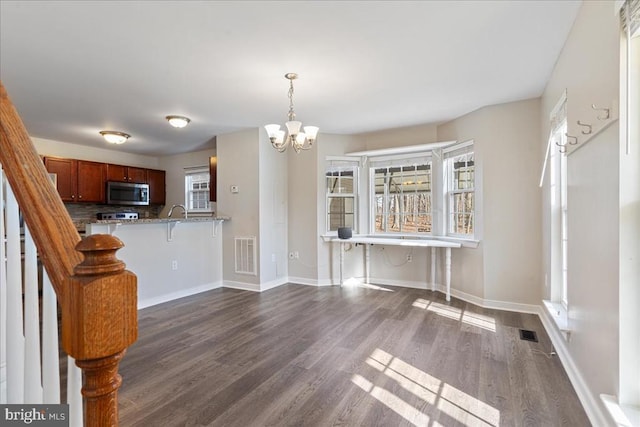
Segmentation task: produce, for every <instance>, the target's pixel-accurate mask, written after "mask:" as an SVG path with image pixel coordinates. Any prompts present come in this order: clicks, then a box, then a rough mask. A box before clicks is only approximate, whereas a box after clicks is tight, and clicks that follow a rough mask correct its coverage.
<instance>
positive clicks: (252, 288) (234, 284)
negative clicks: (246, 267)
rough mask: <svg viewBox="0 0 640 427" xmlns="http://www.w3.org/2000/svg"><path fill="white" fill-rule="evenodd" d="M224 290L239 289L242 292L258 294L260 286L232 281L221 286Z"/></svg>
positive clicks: (227, 281)
mask: <svg viewBox="0 0 640 427" xmlns="http://www.w3.org/2000/svg"><path fill="white" fill-rule="evenodd" d="M222 286H223V287H225V288H231V289H240V290H243V291H254V292H260V285H259V284H257V283H246V282H235V281H233V280H225V281H223V284H222Z"/></svg>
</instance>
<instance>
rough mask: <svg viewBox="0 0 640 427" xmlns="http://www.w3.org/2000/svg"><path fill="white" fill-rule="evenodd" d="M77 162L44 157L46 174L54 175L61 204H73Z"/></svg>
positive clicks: (76, 187)
mask: <svg viewBox="0 0 640 427" xmlns="http://www.w3.org/2000/svg"><path fill="white" fill-rule="evenodd" d="M77 165H78V163H77V160H73V159H60V158H56V157H45V158H44V166H45V167H46V169H47V172H49V173H54V174H56V187H57V188H58V194H60V198H61V199H62V201H63V202H75V201H76V193H77V192H78V168H77Z"/></svg>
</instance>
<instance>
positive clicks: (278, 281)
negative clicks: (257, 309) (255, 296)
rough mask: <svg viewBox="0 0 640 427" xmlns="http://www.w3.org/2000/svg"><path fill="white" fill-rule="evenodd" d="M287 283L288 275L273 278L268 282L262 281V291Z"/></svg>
mask: <svg viewBox="0 0 640 427" xmlns="http://www.w3.org/2000/svg"><path fill="white" fill-rule="evenodd" d="M286 283H287V278H286V277H281V278H279V279H275V280H272V281H270V282H266V283H260V292H264V291H268V290H269V289H273V288H277V287H278V286H282V285H284V284H286Z"/></svg>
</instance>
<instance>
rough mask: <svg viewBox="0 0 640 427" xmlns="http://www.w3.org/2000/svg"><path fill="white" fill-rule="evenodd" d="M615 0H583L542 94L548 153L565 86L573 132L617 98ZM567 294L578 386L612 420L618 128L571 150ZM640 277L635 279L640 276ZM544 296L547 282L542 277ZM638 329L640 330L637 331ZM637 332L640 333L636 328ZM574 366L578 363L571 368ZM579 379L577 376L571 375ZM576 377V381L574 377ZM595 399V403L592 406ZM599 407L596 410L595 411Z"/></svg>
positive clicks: (546, 254) (547, 260)
mask: <svg viewBox="0 0 640 427" xmlns="http://www.w3.org/2000/svg"><path fill="white" fill-rule="evenodd" d="M618 25H619V24H618V18H617V17H616V16H615V15H614V10H613V3H612V2H596V1H593V2H591V1H590V2H583V4H582V7H581V8H580V11H579V13H578V16H577V18H576V21H575V23H574V26H573V28H572V29H571V32H570V34H569V37H568V39H567V42H566V43H565V46H564V48H563V50H562V53H561V55H560V57H559V58H558V61H557V63H556V66H555V68H554V70H553V73H552V75H551V77H550V79H549V81H548V83H547V86H546V88H545V90H544V93H543V95H542V100H541V106H542V108H541V116H540V120H541V128H542V133H541V138H540V141H539V148H538V151H539V152H541V153H544V150H545V149H546V145H547V135H548V134H549V123H548V121H549V120H548V118H549V113H550V111H551V109H552V108H553V105H554V104H555V103H556V102H557V101H558V99H559V98H560V96H561V94H562V92H563V91H564V90H565V89H566V90H567V105H568V107H567V110H568V111H567V114H568V124H569V132H568V133H569V134H572V135H576V134H579V132H580V131H579V130H578V129H577V126H576V121H577V120H582V121H583V122H587V123H590V122H594V121H595V120H597V119H596V118H595V115H594V112H593V111H592V110H591V104H592V103H595V104H596V105H599V106H605V105H609V106H610V105H612V103H615V102H617V101H615V100H616V99H617V97H618V86H619V84H618V81H619V30H618ZM568 169H569V181H568V184H569V189H568V229H569V237H568V248H569V253H568V261H569V266H568V268H569V271H568V288H569V293H568V300H569V326H570V328H571V330H572V332H571V340H570V341H568V342H566V343H565V346H566V348H567V351H568V354H569V356H570V359H571V361H570V362H571V365H572V366H569V369H568V370H569V371H571V370H574V371H575V372H577V374H576V375H577V376H576V378H577V380H578V383H577V384H578V386H580V385H584V389H585V390H583V389H582V387H578V391H579V392H582V391H586V397H585V394H584V393H583V395H582V396H581V397H582V398H586V399H587V400H586V403H587V405H586V409H587V411H588V413H589V415H590V417H591V419H592V421H593V422H594V423H595V424H597V425H608V421H607V420H606V419H605V418H603V416H602V414H603V413H604V407H603V406H602V404H601V403H600V401H599V399H598V394H600V393H607V394H613V395H615V394H616V393H617V388H618V345H619V338H618V336H619V330H618V314H619V313H618V290H619V220H618V218H619V195H618V194H619V182H618V179H619V131H618V128H617V126H615V125H614V126H612V127H610V128H609V129H608V130H607V131H605V132H603V133H601V134H600V135H598V136H596V137H595V138H593V139H592V140H591V141H590V142H589V143H588V144H587V145H584V146H583V147H581V148H580V149H579V150H578V151H576V152H575V153H573V154H571V155H570V156H569V157H568ZM546 178H547V179H546V180H545V186H544V193H543V203H542V212H543V215H544V221H543V223H544V229H543V231H544V241H543V243H544V244H543V264H542V265H543V268H544V273H545V274H546V275H548V276H550V274H551V267H550V266H551V263H552V260H551V238H550V233H551V227H550V223H551V220H550V217H549V211H550V207H549V199H550V195H549V194H550V193H549V179H548V178H549V176H548V175H547V177H546ZM636 285H637V284H636ZM541 290H542V292H543V294H544V295H545V297H548V296H549V295H550V292H549V289H545V287H544V284H541ZM636 333H637V331H636ZM636 336H637V335H636ZM572 368H574V369H572ZM572 380H575V378H572ZM574 385H575V383H574ZM594 406H595V409H592V408H593V407H594ZM594 411H595V412H594Z"/></svg>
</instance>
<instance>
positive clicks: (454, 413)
mask: <svg viewBox="0 0 640 427" xmlns="http://www.w3.org/2000/svg"><path fill="white" fill-rule="evenodd" d="M366 364H367V365H369V366H370V367H372V368H373V369H375V370H377V371H379V372H382V373H384V374H385V375H386V376H387V377H388V378H391V379H392V380H394V381H395V382H396V383H397V384H398V385H400V386H401V387H402V388H403V389H404V390H406V391H408V392H410V393H412V394H413V395H414V396H416V397H418V398H419V399H420V400H422V401H424V402H425V403H427V404H429V405H431V406H435V407H436V408H437V409H438V410H439V411H441V412H443V413H444V414H446V415H447V416H448V417H450V418H453V419H455V420H457V421H458V422H461V423H463V424H464V425H466V426H492V427H496V426H499V425H500V411H499V410H497V409H495V408H494V407H492V406H490V405H488V404H486V403H484V402H482V401H481V400H479V399H476V398H475V397H473V396H471V395H468V394H466V393H465V392H463V391H462V390H458V389H457V388H455V387H453V386H451V385H449V384H447V383H445V382H444V381H442V380H440V379H438V378H436V377H434V376H432V375H429V374H428V373H426V372H424V371H422V370H420V369H418V368H416V367H414V366H413V365H411V364H409V363H407V362H405V361H403V360H402V359H400V358H397V357H395V356H393V355H392V354H389V353H387V352H386V351H384V350H381V349H379V348H377V349H375V350H374V351H373V353H371V355H370V356H369V357H368V358H367V360H366ZM351 381H352V382H353V383H354V384H356V385H357V386H358V387H360V388H361V389H362V390H364V391H365V392H367V393H368V394H370V395H371V396H373V397H374V398H376V399H377V400H378V401H380V402H381V403H382V404H384V405H385V406H387V407H388V408H389V409H391V410H393V411H394V412H395V413H397V414H398V415H400V416H401V417H403V418H404V419H405V420H407V421H409V422H411V423H412V424H414V425H426V424H427V422H428V421H429V416H428V415H426V414H423V413H422V412H420V411H419V410H418V409H416V408H415V407H413V406H412V405H410V404H409V403H407V402H406V401H404V400H402V399H401V398H400V397H398V396H396V395H395V394H393V393H391V392H390V391H389V390H387V389H385V388H382V387H379V386H376V385H375V384H374V383H373V382H371V381H369V380H367V379H366V378H364V377H363V376H361V375H357V374H356V375H354V376H353V377H352V378H351ZM432 425H434V426H435V425H439V424H438V423H436V424H432Z"/></svg>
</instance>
